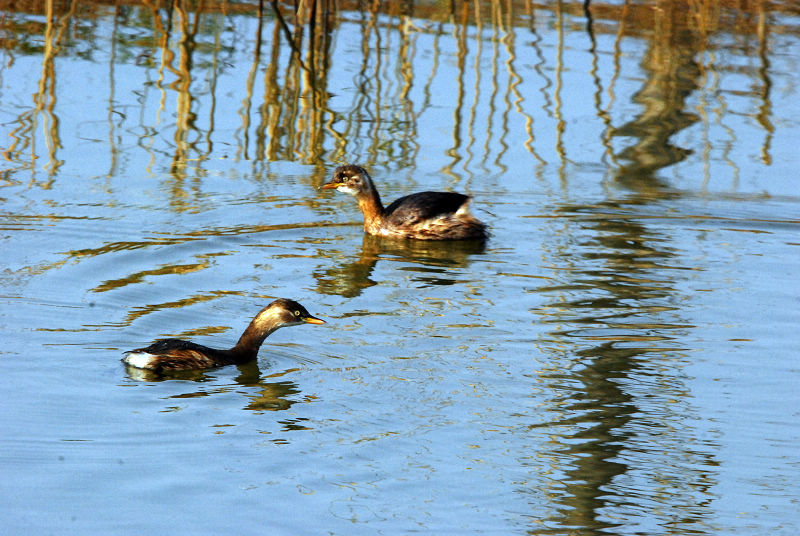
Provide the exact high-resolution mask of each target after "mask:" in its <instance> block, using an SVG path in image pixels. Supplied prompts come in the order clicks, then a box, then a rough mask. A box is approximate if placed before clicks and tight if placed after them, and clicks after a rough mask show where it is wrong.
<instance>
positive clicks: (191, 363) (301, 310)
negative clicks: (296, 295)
mask: <svg viewBox="0 0 800 536" xmlns="http://www.w3.org/2000/svg"><path fill="white" fill-rule="evenodd" d="M324 323H325V321H324V320H322V319H320V318H317V317H314V316H311V314H309V312H308V311H307V310H306V308H305V307H303V306H302V305H300V304H299V303H297V302H296V301H293V300H288V299H285V298H279V299H277V300H275V301H273V302H272V303H270V304H269V305H267V306H266V307H264V308H263V309H261V311H259V313H258V314H257V315H256V316H255V318H253V320H252V321H251V322H250V325H248V326H247V328H246V329H245V330H244V333H242V336H241V337H240V338H239V342H237V343H236V346H234V347H233V348H231V349H229V350H218V349H216V348H209V347H208V346H203V345H202V344H197V343H194V342H191V341H185V340H182V339H159V340H157V341H155V342H154V343H153V344H151V345H150V346H148V347H146V348H137V349H135V350H131V351H129V352H125V357H124V358H123V359H122V361H123V363H125V364H126V365H129V366H131V367H135V368H140V369H147V370H152V371H154V372H170V371H181V370H199V369H207V368H213V367H221V366H223V365H240V364H242V363H247V362H248V361H254V360H255V359H256V357H257V356H258V349H259V348H261V344H262V343H263V342H264V339H266V338H267V337H268V336H269V335H270V334H271V333H272V332H273V331H275V330H277V329H278V328H283V327H286V326H298V325H300V324H324Z"/></svg>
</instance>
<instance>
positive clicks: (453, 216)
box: [322, 165, 489, 240]
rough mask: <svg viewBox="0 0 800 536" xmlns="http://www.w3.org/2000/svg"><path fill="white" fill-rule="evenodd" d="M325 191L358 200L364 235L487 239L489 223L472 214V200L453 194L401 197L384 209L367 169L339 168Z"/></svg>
mask: <svg viewBox="0 0 800 536" xmlns="http://www.w3.org/2000/svg"><path fill="white" fill-rule="evenodd" d="M322 188H324V189H336V190H338V191H340V192H345V193H348V194H350V195H352V196H353V197H355V198H356V201H358V206H359V208H360V209H361V212H362V213H363V214H364V232H366V233H368V234H371V235H375V236H385V237H392V238H415V239H418V240H466V239H473V240H474V239H480V240H483V239H486V238H488V236H489V233H488V231H487V229H486V224H484V223H483V222H481V221H480V220H478V219H477V218H475V216H473V215H472V214H471V213H470V211H469V201H470V197H469V196H468V195H464V194H458V193H453V192H419V193H415V194H411V195H407V196H405V197H401V198H400V199H398V200H396V201H395V202H393V203H392V204H390V205H389V206H388V207H386V208H384V207H383V203H381V196H380V195H379V194H378V190H377V189H376V188H375V185H374V184H373V183H372V179H371V178H370V176H369V173H367V170H365V169H364V168H362V167H360V166H355V165H346V166H339V167H337V168H336V169H335V170H334V172H333V180H331V181H330V182H328V183H326V184H323V185H322Z"/></svg>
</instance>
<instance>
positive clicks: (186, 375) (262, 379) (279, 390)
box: [126, 361, 313, 411]
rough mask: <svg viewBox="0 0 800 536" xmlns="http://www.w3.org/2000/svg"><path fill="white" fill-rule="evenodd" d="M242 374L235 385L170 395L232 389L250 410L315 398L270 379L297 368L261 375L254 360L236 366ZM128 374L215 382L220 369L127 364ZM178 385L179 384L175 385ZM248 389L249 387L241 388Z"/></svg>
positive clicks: (292, 385) (294, 386)
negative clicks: (155, 368)
mask: <svg viewBox="0 0 800 536" xmlns="http://www.w3.org/2000/svg"><path fill="white" fill-rule="evenodd" d="M236 368H237V369H238V370H239V374H238V375H237V376H236V377H235V378H234V381H235V383H234V384H227V385H221V386H220V385H217V386H215V387H212V388H209V389H194V390H192V391H189V392H186V393H179V394H174V395H171V396H169V397H167V398H168V399H170V400H173V399H180V398H202V397H207V396H214V395H220V394H227V393H231V392H237V393H241V394H242V395H244V396H245V398H247V399H248V401H247V404H246V405H245V406H244V407H243V408H242V409H246V410H250V411H279V410H285V409H289V408H290V407H292V405H294V404H296V403H297V402H307V401H308V400H312V399H313V398H307V397H300V396H299V395H300V394H301V392H302V391H301V390H300V387H299V385H298V384H297V383H296V382H293V381H289V380H283V381H270V380H275V379H277V378H280V377H281V376H285V375H286V374H290V373H292V372H296V371H297V370H298V369H297V368H289V369H286V370H283V371H280V372H277V373H273V374H268V375H262V372H261V369H260V368H259V366H258V363H257V362H255V361H251V362H248V363H244V364H242V365H236ZM126 370H127V373H128V376H129V377H130V378H131V379H133V380H137V381H146V382H162V381H166V380H184V381H190V382H196V383H209V382H216V381H217V379H218V378H217V376H216V374H217V373H218V372H219V371H218V370H181V371H173V372H169V373H164V372H155V371H152V370H147V369H140V368H136V367H127V369H126ZM176 385H177V384H176ZM242 388H246V389H242Z"/></svg>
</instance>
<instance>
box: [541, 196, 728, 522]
mask: <svg viewBox="0 0 800 536" xmlns="http://www.w3.org/2000/svg"><path fill="white" fill-rule="evenodd" d="M650 201H651V200H650V199H648V198H642V197H631V198H629V199H627V200H625V201H623V202H608V203H603V204H601V205H597V206H574V205H572V206H569V205H565V206H563V207H561V211H562V212H563V213H564V217H565V218H569V219H570V220H571V225H573V224H574V225H575V227H576V229H573V230H572V231H571V232H570V234H571V235H572V236H580V237H582V238H583V240H582V241H581V242H580V243H579V244H578V245H577V246H574V247H570V248H564V249H559V250H556V251H554V258H553V262H554V264H556V265H559V266H561V267H563V270H562V271H560V272H559V274H557V276H556V277H557V278H558V279H560V280H559V282H558V283H557V284H555V285H553V286H549V287H544V288H540V289H538V290H539V292H544V293H547V294H552V295H553V296H554V299H553V300H552V301H551V303H550V304H549V305H548V306H547V308H546V309H544V310H543V311H542V312H541V317H542V318H541V321H542V322H544V323H547V324H553V325H556V326H557V327H556V328H555V329H553V330H551V331H550V332H549V333H548V336H547V340H544V341H541V342H542V346H544V347H545V348H547V349H548V352H550V353H552V354H553V356H554V362H555V363H558V364H557V365H554V367H553V368H552V369H550V370H547V371H545V372H544V373H543V377H544V378H545V381H546V382H547V383H548V384H550V385H551V387H552V390H553V392H554V396H553V398H552V399H551V406H552V408H553V410H552V411H553V413H554V418H553V420H551V421H550V422H547V423H545V424H543V425H542V426H544V427H546V428H548V429H552V430H557V431H558V435H557V438H556V439H555V442H554V444H553V447H552V452H551V456H552V457H553V459H554V464H555V465H556V466H557V469H555V472H556V473H557V474H560V476H559V477H558V478H557V482H554V484H553V488H552V489H551V490H550V492H551V493H552V495H553V496H554V501H555V503H556V504H557V505H558V508H557V512H556V513H554V514H553V515H552V516H551V518H550V519H548V520H547V521H546V523H545V524H546V525H552V526H557V527H571V528H572V530H574V533H575V534H596V533H597V531H603V532H604V533H608V534H614V533H615V530H614V529H615V527H617V526H621V525H622V524H623V523H624V524H625V526H630V525H629V523H632V522H633V518H635V517H636V515H637V512H636V511H637V510H639V509H640V508H641V507H640V506H639V505H640V504H642V499H640V500H637V501H635V504H636V506H631V505H629V504H628V503H629V502H630V500H631V499H630V497H632V496H635V495H637V494H639V493H640V491H641V489H645V488H646V487H648V486H642V487H640V486H641V484H642V481H641V480H637V479H641V478H642V476H641V475H646V477H645V478H647V479H651V478H654V479H659V481H661V482H662V484H661V486H662V488H663V489H664V490H665V491H664V494H663V495H662V496H650V497H647V498H644V499H643V500H644V502H648V501H655V502H656V503H658V504H659V509H660V510H662V511H664V512H666V513H665V514H664V519H663V521H664V523H665V525H666V524H669V523H673V522H672V521H667V518H668V519H669V520H674V519H676V518H677V519H680V521H679V522H674V525H673V526H674V530H675V533H685V531H687V530H692V529H696V528H700V527H703V526H705V525H706V523H707V519H705V516H707V515H709V512H708V511H707V510H704V509H703V508H698V507H697V505H698V504H700V503H702V502H703V501H704V500H705V501H708V500H710V499H711V497H710V495H707V494H708V493H710V492H709V490H710V484H709V481H710V480H711V479H712V477H711V476H710V475H711V474H712V471H711V466H712V465H713V460H711V459H709V458H708V456H707V454H706V453H705V448H704V447H701V446H698V445H696V444H693V443H694V442H695V441H696V438H694V437H692V436H691V434H690V433H686V432H684V431H683V427H682V424H683V422H684V420H686V419H687V418H691V417H692V415H691V414H690V413H689V414H686V413H682V412H681V409H683V411H690V410H689V409H686V406H687V404H685V403H683V402H681V401H680V400H681V399H682V397H683V396H685V394H686V390H685V388H683V387H682V386H681V381H680V379H679V378H680V376H681V372H680V369H679V368H677V367H679V363H680V362H681V360H682V357H681V355H682V347H683V345H684V344H683V343H682V342H681V340H682V339H683V338H684V337H686V335H687V333H688V332H689V331H690V330H691V328H692V326H691V325H688V324H687V323H686V322H685V321H683V320H682V319H681V314H680V309H679V307H678V306H677V305H676V303H679V302H680V297H679V296H678V295H676V290H675V287H676V285H675V280H676V278H678V277H681V275H680V274H682V273H683V269H682V268H681V266H680V265H679V264H680V263H679V261H678V259H677V258H676V251H675V249H674V248H673V247H671V246H670V245H669V240H668V239H667V238H665V237H663V236H660V234H659V233H657V232H654V231H653V230H651V229H648V228H647V227H646V226H645V225H644V224H643V223H642V222H640V221H637V220H636V219H635V218H631V217H625V216H621V215H619V212H620V211H622V210H628V211H629V210H630V209H631V208H632V206H635V205H637V204H643V203H648V202H650ZM556 356H559V357H556ZM565 361H566V362H565ZM641 385H647V386H649V388H644V387H642V386H641ZM676 401H677V402H676ZM676 405H677V407H676ZM678 408H681V409H678ZM665 431H671V432H670V433H664V432H665ZM555 460H560V461H555ZM704 467H705V468H707V469H706V470H704V469H703V468H704ZM634 475H636V476H634ZM689 505H691V508H689ZM608 508H616V509H620V508H621V509H623V510H625V509H628V510H631V517H630V518H629V519H627V520H625V521H624V522H619V523H618V522H614V521H612V520H611V519H609V518H607V517H605V516H604V515H603V512H604V510H606V509H608ZM638 514H641V515H645V514H646V512H645V510H644V509H643V508H642V509H641V511H639V512H638ZM557 532H561V531H560V530H554V531H553V533H557ZM541 533H547V531H546V530H545V531H542V532H541Z"/></svg>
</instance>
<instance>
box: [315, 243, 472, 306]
mask: <svg viewBox="0 0 800 536" xmlns="http://www.w3.org/2000/svg"><path fill="white" fill-rule="evenodd" d="M485 249H486V243H485V241H483V240H461V241H450V242H432V241H427V240H426V241H421V240H398V239H389V238H382V237H378V236H371V235H367V234H365V235H364V238H363V242H362V244H361V251H360V252H359V253H358V258H357V259H355V260H350V261H347V260H345V261H343V262H337V263H336V264H335V265H333V266H330V267H328V268H324V269H318V270H316V271H315V272H314V277H315V279H316V280H317V291H318V292H321V293H322V294H333V295H338V296H344V297H347V298H352V297H355V296H360V295H361V293H362V292H364V290H366V289H368V288H369V287H372V286H374V285H377V284H379V283H380V281H375V280H374V279H373V277H372V272H373V271H374V269H375V266H376V265H377V264H378V261H379V260H383V262H398V261H400V262H404V263H411V266H410V267H405V268H404V269H406V270H409V271H411V272H414V273H418V274H419V275H415V276H413V277H412V278H411V280H412V281H414V282H418V283H423V284H429V285H453V284H457V283H459V282H462V280H460V279H459V277H458V272H457V271H454V270H453V269H457V268H465V267H466V266H468V265H469V263H470V262H472V260H471V259H470V257H472V256H473V255H478V254H481V253H483V252H484V250H485ZM325 257H327V258H329V259H332V260H334V262H336V261H337V260H339V259H342V258H344V259H347V258H348V257H350V256H348V255H347V254H343V253H342V252H340V251H339V252H337V251H335V250H331V249H328V250H326V253H325Z"/></svg>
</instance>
